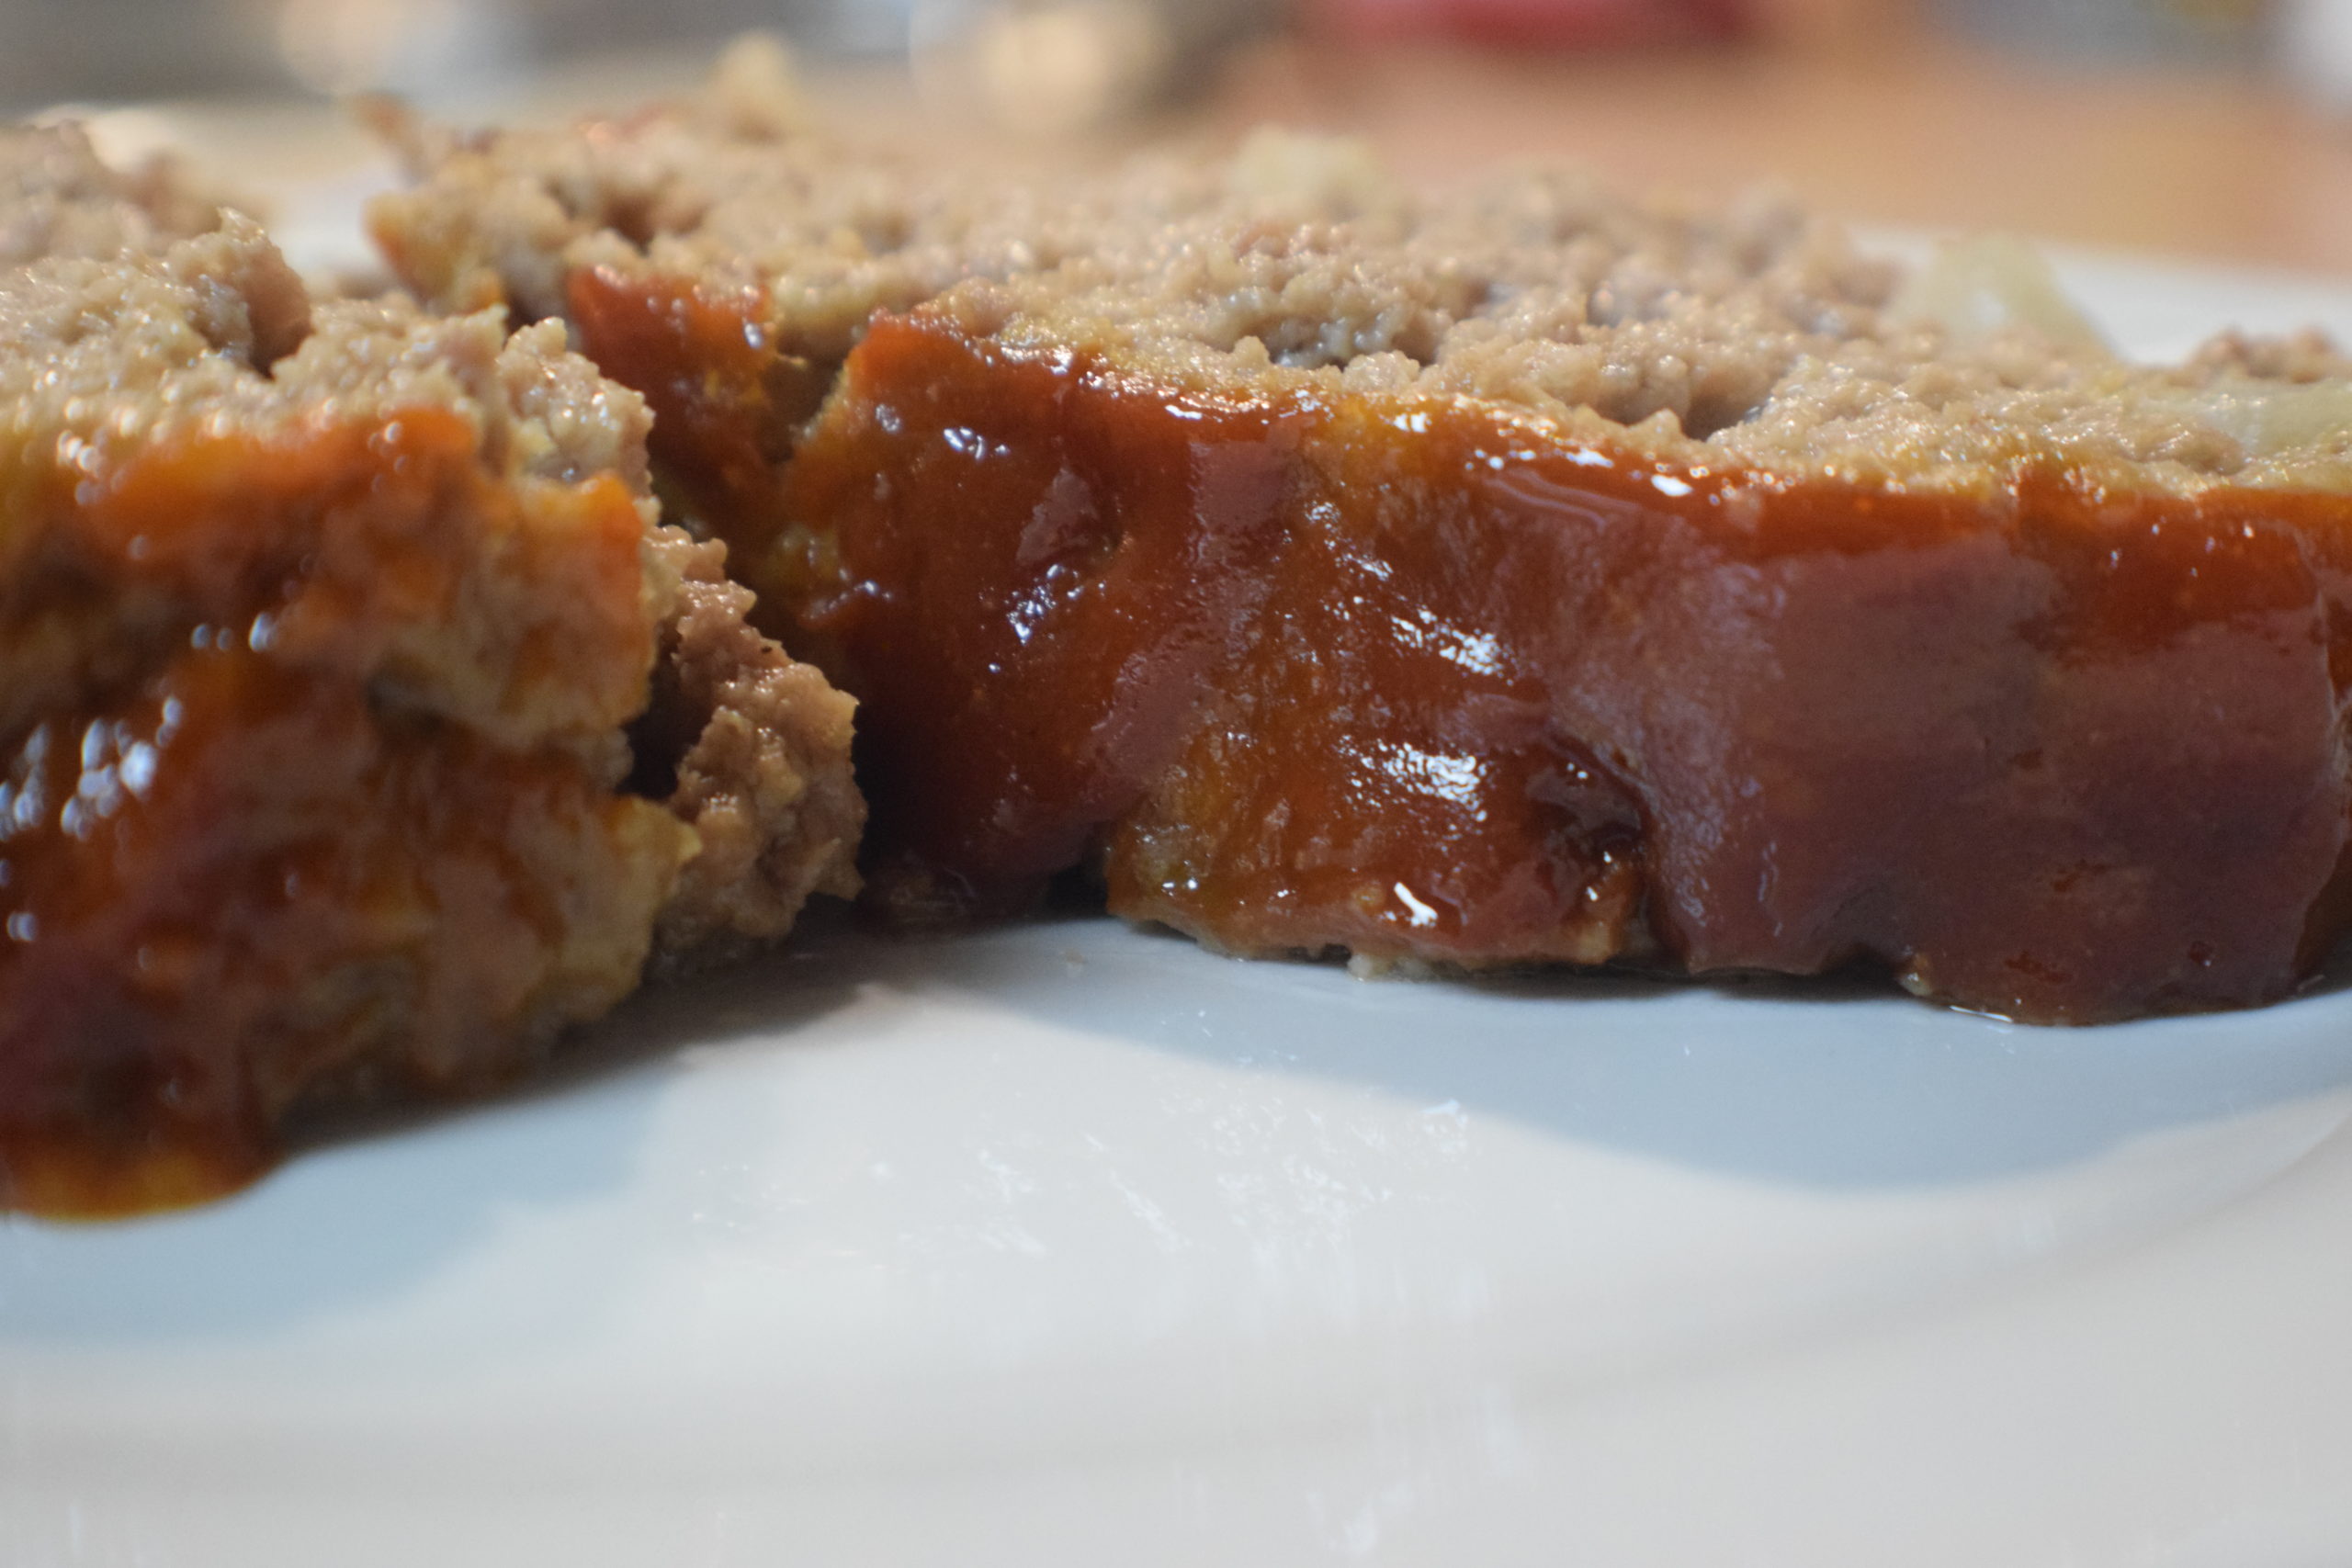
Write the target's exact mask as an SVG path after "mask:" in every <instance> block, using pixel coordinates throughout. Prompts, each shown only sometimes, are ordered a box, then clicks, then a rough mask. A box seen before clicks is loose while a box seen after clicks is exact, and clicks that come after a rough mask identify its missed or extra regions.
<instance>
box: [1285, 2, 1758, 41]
mask: <svg viewBox="0 0 2352 1568" xmlns="http://www.w3.org/2000/svg"><path fill="white" fill-rule="evenodd" d="M1304 9H1305V10H1306V16H1307V19H1308V23H1309V25H1310V26H1311V27H1312V28H1315V29H1316V30H1317V31H1320V32H1323V33H1326V34H1327V35H1335V36H1338V37H1340V38H1345V39H1353V40H1358V41H1363V42H1372V41H1381V42H1390V41H1395V40H1397V39H1412V38H1447V39H1461V40H1463V41H1465V42H1472V43H1485V44H1508V45H1516V46H1520V47H1522V48H1524V47H1535V48H1545V49H1589V48H1596V47H1603V46H1608V45H1612V44H1628V43H1636V44H1637V43H1674V42H1683V41H1689V40H1693V39H1728V38H1737V37H1741V36H1743V35H1746V34H1747V33H1750V32H1752V31H1754V30H1755V27H1756V22H1757V13H1758V6H1757V5H1756V4H1755V0H1309V3H1308V4H1307V5H1306V6H1305V7H1304Z"/></svg>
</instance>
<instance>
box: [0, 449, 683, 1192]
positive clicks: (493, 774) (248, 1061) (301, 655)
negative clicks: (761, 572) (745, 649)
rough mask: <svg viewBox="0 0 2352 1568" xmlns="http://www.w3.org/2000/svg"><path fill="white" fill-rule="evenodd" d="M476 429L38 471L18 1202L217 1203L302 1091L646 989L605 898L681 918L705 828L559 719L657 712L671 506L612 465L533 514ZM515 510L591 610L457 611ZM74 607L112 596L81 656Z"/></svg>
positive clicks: (2, 785) (9, 1053) (528, 1044)
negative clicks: (685, 857) (685, 824)
mask: <svg viewBox="0 0 2352 1568" xmlns="http://www.w3.org/2000/svg"><path fill="white" fill-rule="evenodd" d="M475 442H476V438H475V436H474V434H473V433H472V431H471V429H470V428H469V425H468V424H467V423H466V422H465V421H463V420H462V419H460V418H458V416H456V415H454V414H450V413H447V412H419V413H416V414H413V415H409V416H405V417H403V418H402V419H401V420H399V421H397V422H393V423H385V424H375V425H369V426H366V427H357V428H355V427H347V426H324V427H321V428H318V429H315V430H312V431H309V432H304V433H301V434H299V435H296V436H291V437H288V439H285V440H282V441H273V442H270V443H266V444H265V443H257V442H253V441H249V440H243V439H233V438H227V437H220V436H212V435H198V436H194V437H190V438H188V439H186V440H183V441H180V442H178V443H176V444H172V445H167V446H156V447H152V448H148V449H146V450H144V451H142V452H141V453H139V454H137V455H136V456H133V457H128V458H124V459H121V460H119V461H96V462H94V463H93V464H92V465H90V466H89V471H86V472H84V473H81V474H79V475H78V476H77V477H76V480H75V482H74V483H71V484H69V483H66V482H64V481H63V480H62V479H59V478H58V477H56V476H48V477H44V476H41V475H39V474H34V475H31V476H29V478H28V483H27V484H26V485H24V486H20V487H19V490H18V493H19V494H20V495H33V496H35V497H36V499H35V500H34V501H33V502H31V504H29V505H28V506H27V507H26V508H25V509H23V510H22V511H20V512H18V513H17V514H16V515H15V516H14V517H12V518H11V519H10V521H9V526H10V527H11V528H12V529H14V530H15V534H14V539H13V542H14V543H15V545H16V547H17V549H16V553H15V556H14V558H12V559H11V561H10V562H9V566H8V570H7V572H6V576H5V579H0V653H5V654H6V658H7V660H8V663H9V667H10V668H11V669H12V670H14V671H19V672H20V673H22V674H23V675H24V676H25V679H24V680H22V681H20V682H17V684H16V685H15V686H14V687H13V689H12V690H11V691H10V692H9V693H8V694H6V696H5V697H0V1207H13V1208H18V1209H25V1210H30V1211H34V1212H38V1213H47V1214H52V1215H81V1216H96V1215H106V1214H117V1213H133V1212H138V1211H142V1210H148V1209H153V1208H160V1207H168V1206H172V1205H175V1204H182V1203H188V1202H195V1201H202V1200H205V1199H208V1198H211V1197H214V1196H217V1195H218V1194H220V1193H221V1192H223V1191H226V1190H230V1189H232V1188H233V1187H235V1186H237V1185H239V1184H241V1183H243V1182H244V1181H246V1180H249V1179H252V1177H254V1175H255V1174H256V1173H258V1172H259V1171H260V1170H261V1169H263V1168H265V1167H266V1165H267V1164H268V1163H269V1162H270V1160H271V1159H272V1157H273V1156H274V1152H275V1133H274V1128H275V1125H276V1123H277V1121H278V1119H279V1118H280V1117H281V1116H282V1115H283V1113H284V1112H285V1111H287V1110H288V1108H289V1107H291V1106H294V1105H296V1104H298V1103H303V1102H307V1101H311V1100H320V1099H323V1098H328V1097H332V1096H334V1095H339V1094H356V1093H368V1092H372V1091H374V1090H377V1089H388V1088H399V1089H424V1090H428V1091H432V1090H455V1089H464V1088H469V1087H473V1086H477V1085H479V1084H481V1083H482V1082H485V1081H492V1080H495V1079H496V1078H498V1077H502V1076H503V1075H505V1074H507V1073H510V1072H512V1071H514V1070H515V1069H516V1068H517V1067H518V1066H521V1065H523V1063H524V1062H526V1060H527V1059H528V1057H529V1055H530V1054H531V1051H532V1050H533V1049H534V1048H535V1044H536V1040H535V1039H534V1038H533V1036H534V1035H535V1034H536V1033H537V1032H541V1031H542V1030H543V1029H544V1028H545V1027H548V1026H551V1024H552V1023H553V1022H555V1021H560V1016H561V1015H562V1014H563V1013H564V1012H565V1011H567V1010H570V1009H571V1008H572V1007H574V1006H575V1005H576V1004H584V1003H585V1002H586V1001H587V1000H588V999H590V998H593V997H594V996H595V995H597V994H599V992H600V989H603V988H609V987H610V986H611V985H612V984H613V983H614V977H613V976H607V975H605V974H604V973H602V970H603V968H604V967H605V966H610V967H612V968H615V969H626V970H627V973H626V975H623V976H619V983H621V984H624V985H625V984H626V983H627V980H628V979H629V978H633V976H634V968H633V966H632V963H631V961H630V960H629V959H628V955H627V954H626V953H619V954H598V953H588V952H586V951H584V950H583V949H582V937H583V928H584V927H585V926H586V925H587V924H588V923H589V922H586V921H583V920H582V917H581V914H580V911H581V910H582V909H583V908H598V907H602V905H604V904H606V903H611V904H616V905H621V906H626V905H628V903H629V902H631V900H632V899H633V900H634V901H635V902H636V903H637V904H639V905H641V906H642V907H643V908H642V911H641V913H642V919H643V920H644V921H645V922H646V923H648V924H650V901H651V900H653V899H656V898H658V897H659V893H660V886H659V878H660V874H661V873H662V868H665V867H672V866H674V864H675V863H676V856H677V846H676V845H675V844H674V842H671V841H669V840H666V839H665V837H664V835H665V834H666V833H668V832H669V831H670V828H669V825H668V821H667V818H666V817H663V816H662V814H661V813H660V812H659V810H658V808H656V807H651V806H650V805H648V804H647V803H644V802H639V801H633V800H624V799H621V798H619V797H617V796H616V795H615V794H614V793H613V791H612V789H611V788H610V786H609V784H608V783H607V781H606V779H605V776H604V775H605V771H606V763H605V761H604V760H602V759H601V758H599V757H598V756H595V755H594V754H592V753H591V752H590V751H589V750H586V749H584V748H580V747H575V746H571V745H568V744H563V743H560V735H562V734H567V733H571V727H573V726H580V727H593V726H595V725H598V724H610V725H613V726H617V724H618V723H619V722H620V720H621V719H622V718H623V717H625V716H627V714H628V712H629V711H630V710H631V707H632V706H633V705H635V704H636V703H638V702H639V701H641V694H642V689H643V681H644V667H645V660H646V659H647V658H648V657H649V650H650V637H651V629H650V624H649V623H648V618H647V614H646V611H645V608H644V606H643V605H642V604H640V603H639V600H640V596H641V592H642V589H641V584H642V576H641V568H640V566H639V559H638V549H639V536H640V532H641V525H640V523H639V519H638V517H637V514H636V511H635V508H634V505H633V503H632V501H631V498H630V496H629V495H628V492H627V491H626V490H625V489H624V488H623V487H621V486H620V485H619V484H618V483H617V482H616V481H613V480H609V479H602V480H596V481H592V482H591V483H589V484H587V485H583V486H580V487H575V488H572V489H570V490H568V491H558V490H555V489H554V488H552V487H550V489H549V490H548V492H547V493H545V494H542V495H539V496H537V497H536V498H534V500H533V502H532V503H531V504H532V506H533V507H534V508H535V511H533V512H532V513H531V514H530V515H525V514H524V513H522V512H521V511H519V510H518V509H519V508H521V507H522V506H523V504H524V503H523V502H520V501H518V500H517V498H516V497H515V495H514V494H513V493H512V492H510V491H508V490H507V489H506V488H504V487H503V486H502V485H499V484H497V483H495V482H493V481H492V479H490V478H489V477H488V476H487V475H486V474H485V473H484V472H483V471H482V468H481V458H480V456H479V454H478V452H477V451H476V447H475ZM492 522H495V523H497V524H498V527H497V528H496V529H495V530H494V531H496V532H498V533H499V534H500V535H501V536H503V538H504V540H505V542H506V548H507V551H508V556H507V558H505V559H504V560H503V563H502V564H503V567H504V568H506V569H508V570H518V571H525V572H541V573H544V574H545V575H544V581H545V583H546V589H547V592H548V595H549V603H550V604H554V605H558V606H560V615H554V616H552V617H551V618H549V619H548V620H547V621H546V622H545V623H544V624H538V625H520V626H516V625H506V626H500V627H498V628H496V629H495V630H494V631H493V632H492V633H489V634H483V633H482V631H481V628H479V627H475V628H473V629H472V630H470V631H464V630H461V628H464V627H466V626H467V623H468V621H469V594H471V593H473V592H477V591H478V590H479V589H480V586H481V585H480V582H479V580H478V576H477V574H476V570H475V569H477V568H478V567H479V566H480V564H481V549H482V547H481V536H482V534H483V532H484V531H485V528H486V527H487V526H488V525H489V524H490V523H492ZM58 604H72V605H74V607H75V609H76V610H77V612H78V613H80V614H81V615H85V616H87V617H94V618H89V619H85V620H84V621H83V622H82V623H81V624H80V626H79V637H78V642H77V641H76V640H75V639H73V638H69V637H66V636H65V635H64V631H65V628H64V627H63V626H62V623H59V622H58V621H56V620H55V619H54V618H53V615H52V612H53V611H54V609H55V607H56V606H57V605H58ZM583 633H585V634H589V635H588V636H587V637H583V636H582V634H583ZM485 635H487V636H488V641H487V642H484V640H483V637H484V636H485ZM461 645H462V646H461ZM489 649H494V650H495V657H492V654H491V652H489V651H486V650H489ZM550 726H551V727H552V728H553V729H554V730H555V731H556V732H557V734H558V739H559V743H556V744H526V743H522V742H521V741H520V740H518V739H517V737H518V736H521V735H525V734H528V733H530V732H532V731H533V730H534V729H535V728H536V729H545V728H549V727H550ZM665 856H666V857H667V858H666V860H665V859H664V857H665ZM638 956H639V957H640V958H641V956H642V953H641V948H640V951H639V953H638ZM606 999H609V998H606Z"/></svg>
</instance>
